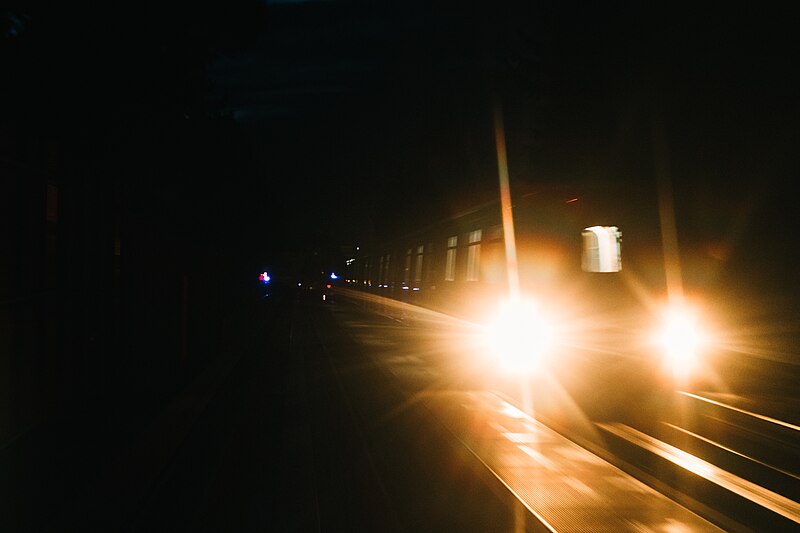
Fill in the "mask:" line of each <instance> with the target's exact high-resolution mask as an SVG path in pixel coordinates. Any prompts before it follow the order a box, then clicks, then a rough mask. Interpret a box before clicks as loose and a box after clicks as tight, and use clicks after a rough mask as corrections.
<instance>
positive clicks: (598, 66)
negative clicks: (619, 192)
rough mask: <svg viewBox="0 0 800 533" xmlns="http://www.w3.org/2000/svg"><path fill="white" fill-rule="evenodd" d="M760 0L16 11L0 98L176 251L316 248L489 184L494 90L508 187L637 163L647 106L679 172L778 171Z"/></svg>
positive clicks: (789, 56)
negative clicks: (178, 245) (106, 183)
mask: <svg viewBox="0 0 800 533" xmlns="http://www.w3.org/2000/svg"><path fill="white" fill-rule="evenodd" d="M778 5H779V4H778V3H775V4H774V5H770V4H765V5H759V6H746V5H745V4H741V5H738V4H735V3H734V4H730V3H728V4H719V5H716V4H715V5H707V6H703V7H700V8H699V7H697V6H691V7H690V9H684V8H682V7H680V8H679V7H677V6H674V5H672V4H670V5H664V6H661V7H659V6H651V5H649V3H648V7H643V5H642V4H641V3H640V2H614V3H611V4H607V3H602V4H596V3H588V2H586V3H581V2H499V3H486V4H483V5H465V4H460V3H447V2H402V3H401V2H367V1H365V2H359V1H335V0H334V1H327V2H269V1H265V2H256V1H251V0H235V1H229V2H201V3H190V2H177V3H174V2H171V3H169V6H170V7H169V8H164V7H163V6H162V4H161V3H159V2H145V3H136V4H127V5H125V6H123V7H119V6H114V7H110V6H107V5H104V4H98V5H97V6H90V5H86V4H81V5H79V6H77V7H76V6H75V5H68V6H67V5H64V6H59V7H57V8H49V7H45V6H44V4H41V5H40V4H39V3H36V2H30V3H23V4H21V5H19V6H17V7H14V8H11V9H9V10H7V11H5V12H4V15H3V61H4V63H5V66H4V76H3V78H4V81H3V89H4V90H5V91H7V92H8V94H7V96H6V98H5V102H6V106H5V107H6V109H7V111H8V113H9V114H8V115H7V119H9V117H10V120H12V121H15V127H16V128H21V129H26V128H31V129H36V130H37V131H42V130H46V131H48V132H49V134H51V135H53V136H56V137H58V138H60V139H66V141H67V142H68V143H70V144H71V145H72V146H73V150H72V153H74V154H78V155H77V156H76V157H79V158H84V159H85V160H91V161H92V162H93V168H94V170H93V171H92V172H96V173H98V174H103V173H105V174H107V175H109V179H111V180H112V181H114V180H116V181H115V182H118V183H122V184H123V185H121V186H120V187H121V191H122V192H121V194H122V196H123V198H124V199H125V200H124V202H123V203H124V204H125V205H126V206H128V207H127V209H128V211H127V213H128V215H127V216H128V217H129V220H132V221H134V223H137V222H139V220H140V219H141V223H142V224H152V225H153V231H154V232H159V231H160V232H162V233H163V232H165V231H166V233H167V234H168V235H170V237H171V238H174V239H178V240H181V241H185V242H188V243H190V244H187V246H196V247H206V246H210V247H214V248H218V249H224V250H229V251H230V252H231V253H244V254H245V255H247V254H249V253H251V252H252V254H253V255H254V257H258V256H268V255H270V254H272V253H276V252H278V251H281V250H294V249H300V248H303V249H305V248H308V247H316V246H328V245H331V246H333V247H338V246H339V245H350V244H357V243H361V242H366V241H368V240H369V239H370V238H372V237H375V236H377V235H381V234H383V233H384V232H387V231H396V230H399V229H402V227H403V222H402V221H403V220H406V219H407V218H408V216H409V214H413V215H414V216H415V217H417V218H418V219H419V220H425V219H432V218H435V217H438V216H442V215H447V214H450V213H454V212H457V211H458V210H459V209H461V208H463V206H465V205H469V204H470V203H472V202H480V201H484V200H486V199H487V198H488V197H490V196H491V195H494V194H496V185H495V183H496V173H497V167H496V159H495V152H494V144H493V131H492V119H491V105H492V102H493V101H494V100H493V98H495V97H496V96H499V100H500V101H502V103H503V107H504V113H505V121H506V128H507V132H506V134H507V138H508V142H509V148H508V149H509V157H510V172H511V177H512V180H513V182H514V183H515V184H520V185H527V186H529V185H531V184H537V183H548V182H567V181H570V180H586V179H609V178H619V177H622V178H624V179H638V177H641V176H645V175H648V174H651V173H652V148H651V144H650V136H651V133H652V132H651V126H652V124H651V121H652V117H653V116H656V115H658V116H660V117H662V118H664V120H666V122H667V126H668V130H669V135H670V141H671V149H672V150H673V152H674V153H675V171H676V173H682V174H683V175H685V176H687V177H688V179H700V178H702V179H708V180H710V183H714V184H716V183H719V182H724V181H730V180H752V179H753V174H754V172H756V171H757V172H758V173H760V174H761V175H762V176H761V179H763V178H764V175H767V178H768V180H769V181H770V182H772V181H776V182H780V183H783V182H785V181H787V180H790V179H794V177H796V175H797V163H796V157H795V156H794V154H793V153H792V152H793V150H794V148H795V147H796V145H797V133H796V128H795V124H794V122H795V117H796V115H795V112H796V111H797V106H796V102H795V100H796V98H795V95H796V89H797V87H796V85H795V84H794V83H793V82H792V81H790V80H792V78H793V75H792V74H793V73H792V69H793V67H794V63H793V61H794V59H795V55H794V51H793V49H792V44H793V41H794V39H793V38H792V33H791V31H790V30H792V28H791V27H790V22H789V21H790V20H791V15H792V13H791V12H790V11H789V9H790V8H783V7H782V8H778V7H777V6H778ZM745 149H746V154H745V153H744V152H743V150H745ZM110 169H113V170H110ZM401 200H402V201H401ZM301 243H302V244H301ZM251 245H252V247H251ZM246 249H247V250H250V251H248V252H243V251H242V250H246Z"/></svg>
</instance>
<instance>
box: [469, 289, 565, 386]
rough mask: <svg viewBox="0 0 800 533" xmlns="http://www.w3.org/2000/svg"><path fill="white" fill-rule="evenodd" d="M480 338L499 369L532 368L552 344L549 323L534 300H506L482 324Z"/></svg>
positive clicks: (540, 362) (536, 367)
mask: <svg viewBox="0 0 800 533" xmlns="http://www.w3.org/2000/svg"><path fill="white" fill-rule="evenodd" d="M484 341H485V343H486V347H487V349H488V350H489V352H490V353H491V354H492V355H493V356H494V358H495V360H496V361H497V363H498V364H499V366H500V368H501V370H504V371H507V372H511V373H531V372H536V371H537V370H539V369H540V368H541V366H542V365H543V363H544V362H545V359H546V358H547V357H548V355H549V353H550V351H551V349H552V347H553V341H554V334H553V327H552V325H551V324H550V322H549V321H548V320H547V318H546V317H545V315H544V313H543V311H542V309H541V308H540V307H539V306H537V305H536V304H535V303H533V302H530V301H525V300H516V301H509V302H505V303H504V304H502V305H501V306H500V309H499V310H498V312H497V314H496V315H495V316H494V317H493V319H492V320H491V321H490V322H489V323H488V325H487V326H486V328H485V339H484Z"/></svg>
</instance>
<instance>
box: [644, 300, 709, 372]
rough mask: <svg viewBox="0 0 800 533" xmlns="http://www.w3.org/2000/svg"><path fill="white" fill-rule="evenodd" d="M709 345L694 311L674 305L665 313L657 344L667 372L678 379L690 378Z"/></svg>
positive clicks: (657, 335)
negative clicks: (702, 353)
mask: <svg viewBox="0 0 800 533" xmlns="http://www.w3.org/2000/svg"><path fill="white" fill-rule="evenodd" d="M705 342H706V339H705V333H704V331H703V328H702V326H701V323H700V320H699V318H698V316H697V312H696V311H695V310H694V309H692V308H690V307H686V306H671V307H669V308H667V309H666V310H665V311H664V313H663V318H662V323H661V328H660V330H659V331H658V332H657V333H656V343H657V344H658V345H659V346H660V348H661V350H662V354H663V362H664V366H665V369H666V370H667V371H669V373H671V374H672V375H673V376H674V377H676V378H687V377H689V376H691V375H692V374H693V373H694V371H695V370H696V369H697V367H698V365H699V357H700V353H701V351H702V349H703V346H704V345H705Z"/></svg>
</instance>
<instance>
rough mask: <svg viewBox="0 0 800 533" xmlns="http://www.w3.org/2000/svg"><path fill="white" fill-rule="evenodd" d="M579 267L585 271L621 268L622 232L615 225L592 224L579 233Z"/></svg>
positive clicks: (610, 270)
mask: <svg viewBox="0 0 800 533" xmlns="http://www.w3.org/2000/svg"><path fill="white" fill-rule="evenodd" d="M581 236H582V240H583V246H582V253H581V268H582V269H583V270H584V271H585V272H619V271H620V270H622V246H621V244H622V233H621V232H620V231H619V228H617V227H616V226H592V227H590V228H586V229H585V230H583V232H582V233H581Z"/></svg>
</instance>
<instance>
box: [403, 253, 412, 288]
mask: <svg viewBox="0 0 800 533" xmlns="http://www.w3.org/2000/svg"><path fill="white" fill-rule="evenodd" d="M410 281H411V248H409V249H408V251H407V252H406V266H405V268H404V269H403V283H405V284H408V282H410Z"/></svg>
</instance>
